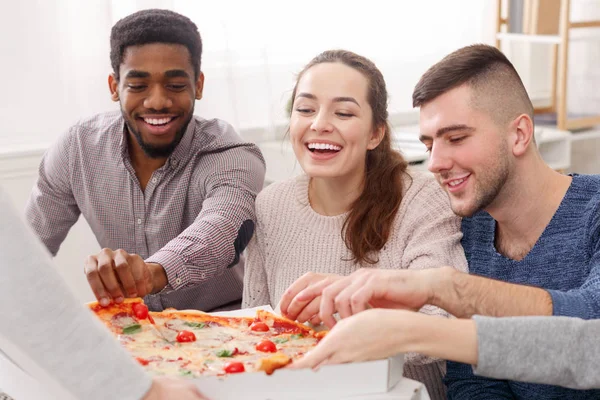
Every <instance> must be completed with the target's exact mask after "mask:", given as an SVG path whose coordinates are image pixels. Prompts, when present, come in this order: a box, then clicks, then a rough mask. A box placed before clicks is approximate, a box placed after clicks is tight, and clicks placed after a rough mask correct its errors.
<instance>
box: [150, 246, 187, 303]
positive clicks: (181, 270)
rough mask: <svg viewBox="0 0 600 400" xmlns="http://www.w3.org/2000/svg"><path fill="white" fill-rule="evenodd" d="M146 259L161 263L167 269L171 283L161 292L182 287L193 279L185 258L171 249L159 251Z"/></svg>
mask: <svg viewBox="0 0 600 400" xmlns="http://www.w3.org/2000/svg"><path fill="white" fill-rule="evenodd" d="M145 261H146V262H147V263H156V264H160V265H162V267H163V268H164V269H165V272H166V274H167V280H168V282H169V283H168V284H167V286H165V288H164V289H163V290H161V291H160V293H165V292H168V291H171V290H177V289H181V288H182V287H184V286H186V285H188V284H189V283H190V281H191V279H190V278H191V277H190V273H189V271H188V269H187V268H186V266H185V260H184V259H183V257H181V256H180V255H178V254H175V253H173V252H170V251H158V252H156V253H154V254H153V255H152V256H150V257H148V258H147V259H146V260H145Z"/></svg>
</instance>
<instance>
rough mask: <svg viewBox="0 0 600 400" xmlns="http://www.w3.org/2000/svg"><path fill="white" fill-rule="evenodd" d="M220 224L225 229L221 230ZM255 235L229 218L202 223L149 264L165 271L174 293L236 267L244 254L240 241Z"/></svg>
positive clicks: (173, 241)
mask: <svg viewBox="0 0 600 400" xmlns="http://www.w3.org/2000/svg"><path fill="white" fill-rule="evenodd" d="M249 221H250V223H251V224H252V226H253V223H252V221H251V220H249ZM219 222H220V223H221V226H217V224H219ZM252 232H253V229H250V230H248V229H244V223H240V225H239V226H238V227H237V228H234V227H233V226H232V223H231V221H228V220H227V218H226V217H225V216H218V217H213V218H212V220H211V221H206V220H198V221H197V222H195V223H194V224H192V225H191V226H190V227H188V228H187V229H186V230H185V231H183V232H182V233H181V234H180V235H179V236H177V237H176V238H174V239H173V240H171V241H170V242H169V243H167V244H166V245H165V246H164V247H163V248H162V249H160V250H159V251H158V252H156V253H155V254H153V255H152V256H150V257H149V258H148V259H146V262H147V263H149V264H159V265H161V266H162V267H163V270H164V272H165V275H166V278H167V282H168V285H169V287H170V289H175V290H177V289H180V288H182V287H185V286H189V285H193V284H198V283H202V282H205V281H207V280H209V279H211V278H214V277H215V276H218V275H220V274H221V273H222V272H223V271H224V269H225V268H227V267H229V266H232V265H233V264H234V261H235V260H236V259H237V258H238V257H239V254H240V253H241V251H242V250H243V249H239V248H237V247H236V241H239V240H240V239H239V236H240V235H243V236H244V238H243V240H244V241H246V243H247V241H249V240H250V237H248V236H251V235H252ZM243 247H244V248H245V244H244V246H243ZM157 278H158V279H159V281H160V277H157Z"/></svg>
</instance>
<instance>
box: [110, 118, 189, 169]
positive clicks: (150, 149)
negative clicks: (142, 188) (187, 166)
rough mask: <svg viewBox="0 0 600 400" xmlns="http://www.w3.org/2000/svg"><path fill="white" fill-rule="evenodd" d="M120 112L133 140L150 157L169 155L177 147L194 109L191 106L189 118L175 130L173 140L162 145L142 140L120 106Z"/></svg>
mask: <svg viewBox="0 0 600 400" xmlns="http://www.w3.org/2000/svg"><path fill="white" fill-rule="evenodd" d="M121 113H122V114H123V119H125V124H126V125H127V129H129V132H131V133H133V136H134V137H135V140H136V141H137V142H138V144H139V145H140V147H141V149H142V151H143V152H144V154H146V155H147V156H148V157H150V158H165V157H169V156H170V155H171V154H172V153H173V152H174V151H175V149H176V148H177V145H178V144H179V142H181V139H183V135H185V131H186V130H187V127H188V125H189V124H190V121H191V120H192V118H193V117H194V109H193V108H192V111H191V112H190V116H189V118H188V119H187V121H185V123H184V124H183V126H182V127H181V129H180V130H178V131H177V133H176V134H175V138H173V141H172V142H171V143H169V144H166V145H163V146H155V145H152V144H150V143H146V142H144V139H143V138H142V135H141V134H140V132H139V131H138V130H137V129H135V125H134V124H132V123H130V122H129V120H128V119H127V116H126V115H125V112H124V111H123V109H122V108H121Z"/></svg>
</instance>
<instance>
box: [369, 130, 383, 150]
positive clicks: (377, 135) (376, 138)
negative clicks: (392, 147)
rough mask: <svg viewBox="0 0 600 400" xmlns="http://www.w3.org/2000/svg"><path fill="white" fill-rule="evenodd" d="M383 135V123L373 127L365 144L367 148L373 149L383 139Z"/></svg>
mask: <svg viewBox="0 0 600 400" xmlns="http://www.w3.org/2000/svg"><path fill="white" fill-rule="evenodd" d="M384 136H385V125H381V126H380V127H379V128H377V129H375V130H374V131H373V133H372V135H371V139H369V144H368V145H367V150H373V149H374V148H376V147H377V146H379V143H381V141H382V140H383V137H384Z"/></svg>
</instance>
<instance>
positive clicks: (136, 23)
mask: <svg viewBox="0 0 600 400" xmlns="http://www.w3.org/2000/svg"><path fill="white" fill-rule="evenodd" d="M149 43H172V44H181V45H184V46H185V47H187V49H188V51H189V52H190V61H191V63H192V66H193V67H194V75H195V78H196V79H198V76H199V75H200V62H201V59H202V39H201V38H200V33H199V32H198V27H197V26H196V24H194V23H193V22H192V21H191V20H190V19H189V18H188V17H186V16H183V15H181V14H178V13H176V12H173V11H170V10H159V9H149V10H142V11H138V12H136V13H133V14H131V15H128V16H127V17H125V18H123V19H120V20H119V21H117V23H116V24H115V25H114V26H113V27H112V30H111V32H110V63H111V65H112V68H113V71H114V73H115V77H116V79H117V80H119V66H120V65H121V63H122V62H123V54H124V53H125V49H126V48H127V47H129V46H140V45H143V44H149Z"/></svg>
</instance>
